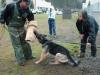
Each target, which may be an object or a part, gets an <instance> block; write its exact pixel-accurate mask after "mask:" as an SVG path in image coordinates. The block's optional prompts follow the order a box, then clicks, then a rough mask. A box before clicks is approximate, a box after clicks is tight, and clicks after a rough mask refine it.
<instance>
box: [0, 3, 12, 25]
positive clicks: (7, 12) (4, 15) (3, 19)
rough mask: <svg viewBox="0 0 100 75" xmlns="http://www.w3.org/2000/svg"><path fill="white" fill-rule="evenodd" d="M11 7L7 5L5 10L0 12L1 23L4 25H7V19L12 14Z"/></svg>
mask: <svg viewBox="0 0 100 75" xmlns="http://www.w3.org/2000/svg"><path fill="white" fill-rule="evenodd" d="M12 6H13V4H8V5H7V6H6V7H5V9H4V10H3V11H2V13H1V18H0V20H1V22H2V23H6V24H7V25H8V18H9V17H10V16H11V14H12Z"/></svg>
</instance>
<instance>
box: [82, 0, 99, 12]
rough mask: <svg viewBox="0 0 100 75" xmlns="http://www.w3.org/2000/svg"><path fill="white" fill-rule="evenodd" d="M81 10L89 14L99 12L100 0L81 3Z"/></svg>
mask: <svg viewBox="0 0 100 75" xmlns="http://www.w3.org/2000/svg"><path fill="white" fill-rule="evenodd" d="M83 9H86V10H88V11H89V12H100V0H86V2H85V3H83Z"/></svg>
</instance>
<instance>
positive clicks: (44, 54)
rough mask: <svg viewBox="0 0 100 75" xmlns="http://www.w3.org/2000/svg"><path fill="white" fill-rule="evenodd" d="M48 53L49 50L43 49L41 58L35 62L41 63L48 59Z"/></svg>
mask: <svg viewBox="0 0 100 75" xmlns="http://www.w3.org/2000/svg"><path fill="white" fill-rule="evenodd" d="M48 54H49V53H48V52H45V51H42V53H41V57H40V59H39V60H38V61H36V62H35V64H39V63H41V62H42V61H43V60H45V59H47V57H48Z"/></svg>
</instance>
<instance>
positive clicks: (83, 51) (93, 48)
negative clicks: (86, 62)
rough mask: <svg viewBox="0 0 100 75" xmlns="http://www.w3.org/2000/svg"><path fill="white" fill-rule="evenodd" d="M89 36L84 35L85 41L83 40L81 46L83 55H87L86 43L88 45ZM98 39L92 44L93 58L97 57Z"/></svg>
mask: <svg viewBox="0 0 100 75" xmlns="http://www.w3.org/2000/svg"><path fill="white" fill-rule="evenodd" d="M87 38H88V36H87V35H84V37H83V39H81V46H80V50H81V52H82V53H85V50H86V43H87ZM96 51H97V49H96V38H95V39H94V41H92V42H91V56H96Z"/></svg>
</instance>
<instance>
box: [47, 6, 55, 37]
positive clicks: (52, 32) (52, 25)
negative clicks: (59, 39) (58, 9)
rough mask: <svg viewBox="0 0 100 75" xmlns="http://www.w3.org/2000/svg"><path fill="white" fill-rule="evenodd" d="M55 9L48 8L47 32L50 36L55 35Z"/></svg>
mask: <svg viewBox="0 0 100 75" xmlns="http://www.w3.org/2000/svg"><path fill="white" fill-rule="evenodd" d="M55 15H56V13H55V10H54V9H53V8H50V11H49V12H48V24H49V34H50V35H52V36H56V26H55Z"/></svg>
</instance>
